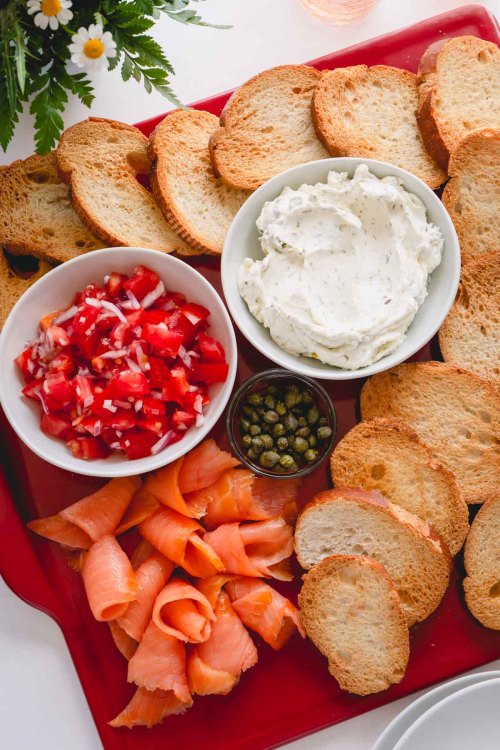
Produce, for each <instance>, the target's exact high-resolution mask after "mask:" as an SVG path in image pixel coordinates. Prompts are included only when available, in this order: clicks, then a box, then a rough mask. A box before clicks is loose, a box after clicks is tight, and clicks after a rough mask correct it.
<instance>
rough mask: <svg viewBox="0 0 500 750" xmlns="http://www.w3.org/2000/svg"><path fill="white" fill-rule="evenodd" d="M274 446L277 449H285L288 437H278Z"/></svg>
mask: <svg viewBox="0 0 500 750" xmlns="http://www.w3.org/2000/svg"><path fill="white" fill-rule="evenodd" d="M276 447H277V449H278V450H279V451H286V449H287V448H288V438H287V437H280V438H278V439H277V441H276Z"/></svg>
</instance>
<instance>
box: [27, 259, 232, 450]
mask: <svg viewBox="0 0 500 750" xmlns="http://www.w3.org/2000/svg"><path fill="white" fill-rule="evenodd" d="M209 316H210V312H209V310H207V309H206V308H205V307H202V306H201V305H198V304H196V303H193V302H189V301H187V300H186V298H185V297H184V295H183V294H180V293H179V292H175V291H171V290H167V289H165V286H164V284H163V282H162V281H161V279H160V278H159V277H158V276H157V274H156V273H155V272H154V271H152V270H151V269H149V268H146V267H145V266H137V268H136V269H135V270H134V272H133V273H132V274H131V276H126V275H125V274H122V273H117V272H112V273H110V274H109V275H108V276H106V277H105V279H104V280H103V284H102V286H99V285H98V284H97V283H92V284H89V285H88V286H87V287H85V289H83V290H82V291H81V292H78V293H77V294H76V295H75V297H74V301H73V304H72V306H71V307H69V308H68V309H67V310H58V311H56V312H53V313H48V314H47V315H45V316H44V317H43V318H42V320H41V321H40V324H39V333H38V336H37V338H36V340H35V341H30V342H29V344H27V345H26V347H25V349H24V350H23V351H22V352H21V354H20V355H19V356H18V357H17V358H16V360H15V361H16V364H17V366H18V368H19V370H20V371H21V373H22V375H23V377H24V381H25V383H26V385H25V387H24V388H23V390H22V393H23V395H24V396H25V397H26V398H30V399H33V400H34V401H36V402H38V404H39V406H40V408H41V421H40V428H41V429H42V430H43V432H45V433H47V434H48V435H51V436H53V437H56V438H59V439H61V440H64V441H65V442H66V444H67V446H68V448H69V450H71V452H72V453H73V455H74V456H77V457H78V458H84V459H93V458H104V457H106V456H109V455H110V454H111V453H112V452H113V451H118V452H121V453H124V454H125V455H126V456H127V457H128V458H129V459H136V458H143V457H145V456H149V455H152V454H155V453H158V452H159V451H160V450H163V449H164V448H165V447H166V446H167V445H170V444H171V443H175V442H177V441H178V440H181V439H182V438H183V437H184V435H185V434H186V432H187V430H189V429H190V427H192V426H193V425H199V424H202V423H203V419H204V415H203V411H204V409H205V408H206V407H207V406H208V404H209V403H210V398H209V396H208V392H207V390H208V386H209V384H211V383H218V382H221V383H222V382H224V381H225V380H226V378H227V374H228V370H229V366H228V364H227V362H226V356H225V352H224V349H223V347H222V346H221V344H220V343H219V342H218V341H216V340H215V339H214V338H212V337H211V336H209V335H208V333H207V327H208V324H209Z"/></svg>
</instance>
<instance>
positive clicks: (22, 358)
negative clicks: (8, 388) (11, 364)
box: [15, 346, 38, 381]
mask: <svg viewBox="0 0 500 750" xmlns="http://www.w3.org/2000/svg"><path fill="white" fill-rule="evenodd" d="M30 362H31V364H30ZM15 363H16V365H17V366H18V367H19V369H20V370H21V373H22V374H23V377H24V379H25V380H26V381H29V380H32V379H33V378H34V377H35V376H34V373H35V371H36V369H37V368H38V363H37V360H36V356H35V347H34V346H29V347H28V348H27V349H24V351H22V352H21V354H20V355H19V356H18V357H16V359H15Z"/></svg>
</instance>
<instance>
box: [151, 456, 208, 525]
mask: <svg viewBox="0 0 500 750" xmlns="http://www.w3.org/2000/svg"><path fill="white" fill-rule="evenodd" d="M184 460H185V456H183V457H182V458H179V459H178V460H177V461H174V462H173V463H172V464H169V465H168V466H164V467H163V468H161V469H158V471H155V472H154V473H153V474H149V476H148V478H147V479H146V484H145V485H144V488H145V490H146V491H147V492H149V493H150V494H151V496H152V497H154V498H155V499H156V500H157V501H159V502H160V503H162V505H166V506H167V507H168V508H172V509H173V510H176V511H177V512H178V513H181V514H182V515H183V516H187V517H188V518H200V517H201V516H202V515H203V513H204V512H205V505H203V504H202V505H200V504H199V503H198V502H197V498H196V496H195V497H194V499H193V501H189V500H187V499H185V498H184V497H183V495H182V493H181V491H180V489H179V473H180V471H181V469H182V466H183V463H184ZM201 501H202V503H203V498H202V499H201Z"/></svg>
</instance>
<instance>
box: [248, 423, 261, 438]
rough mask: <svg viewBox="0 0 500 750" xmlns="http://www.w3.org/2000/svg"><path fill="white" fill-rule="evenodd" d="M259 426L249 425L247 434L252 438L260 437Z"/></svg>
mask: <svg viewBox="0 0 500 750" xmlns="http://www.w3.org/2000/svg"><path fill="white" fill-rule="evenodd" d="M260 432H261V430H260V426H259V425H258V424H252V425H250V429H249V433H250V435H251V436H252V437H255V436H256V435H260Z"/></svg>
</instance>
